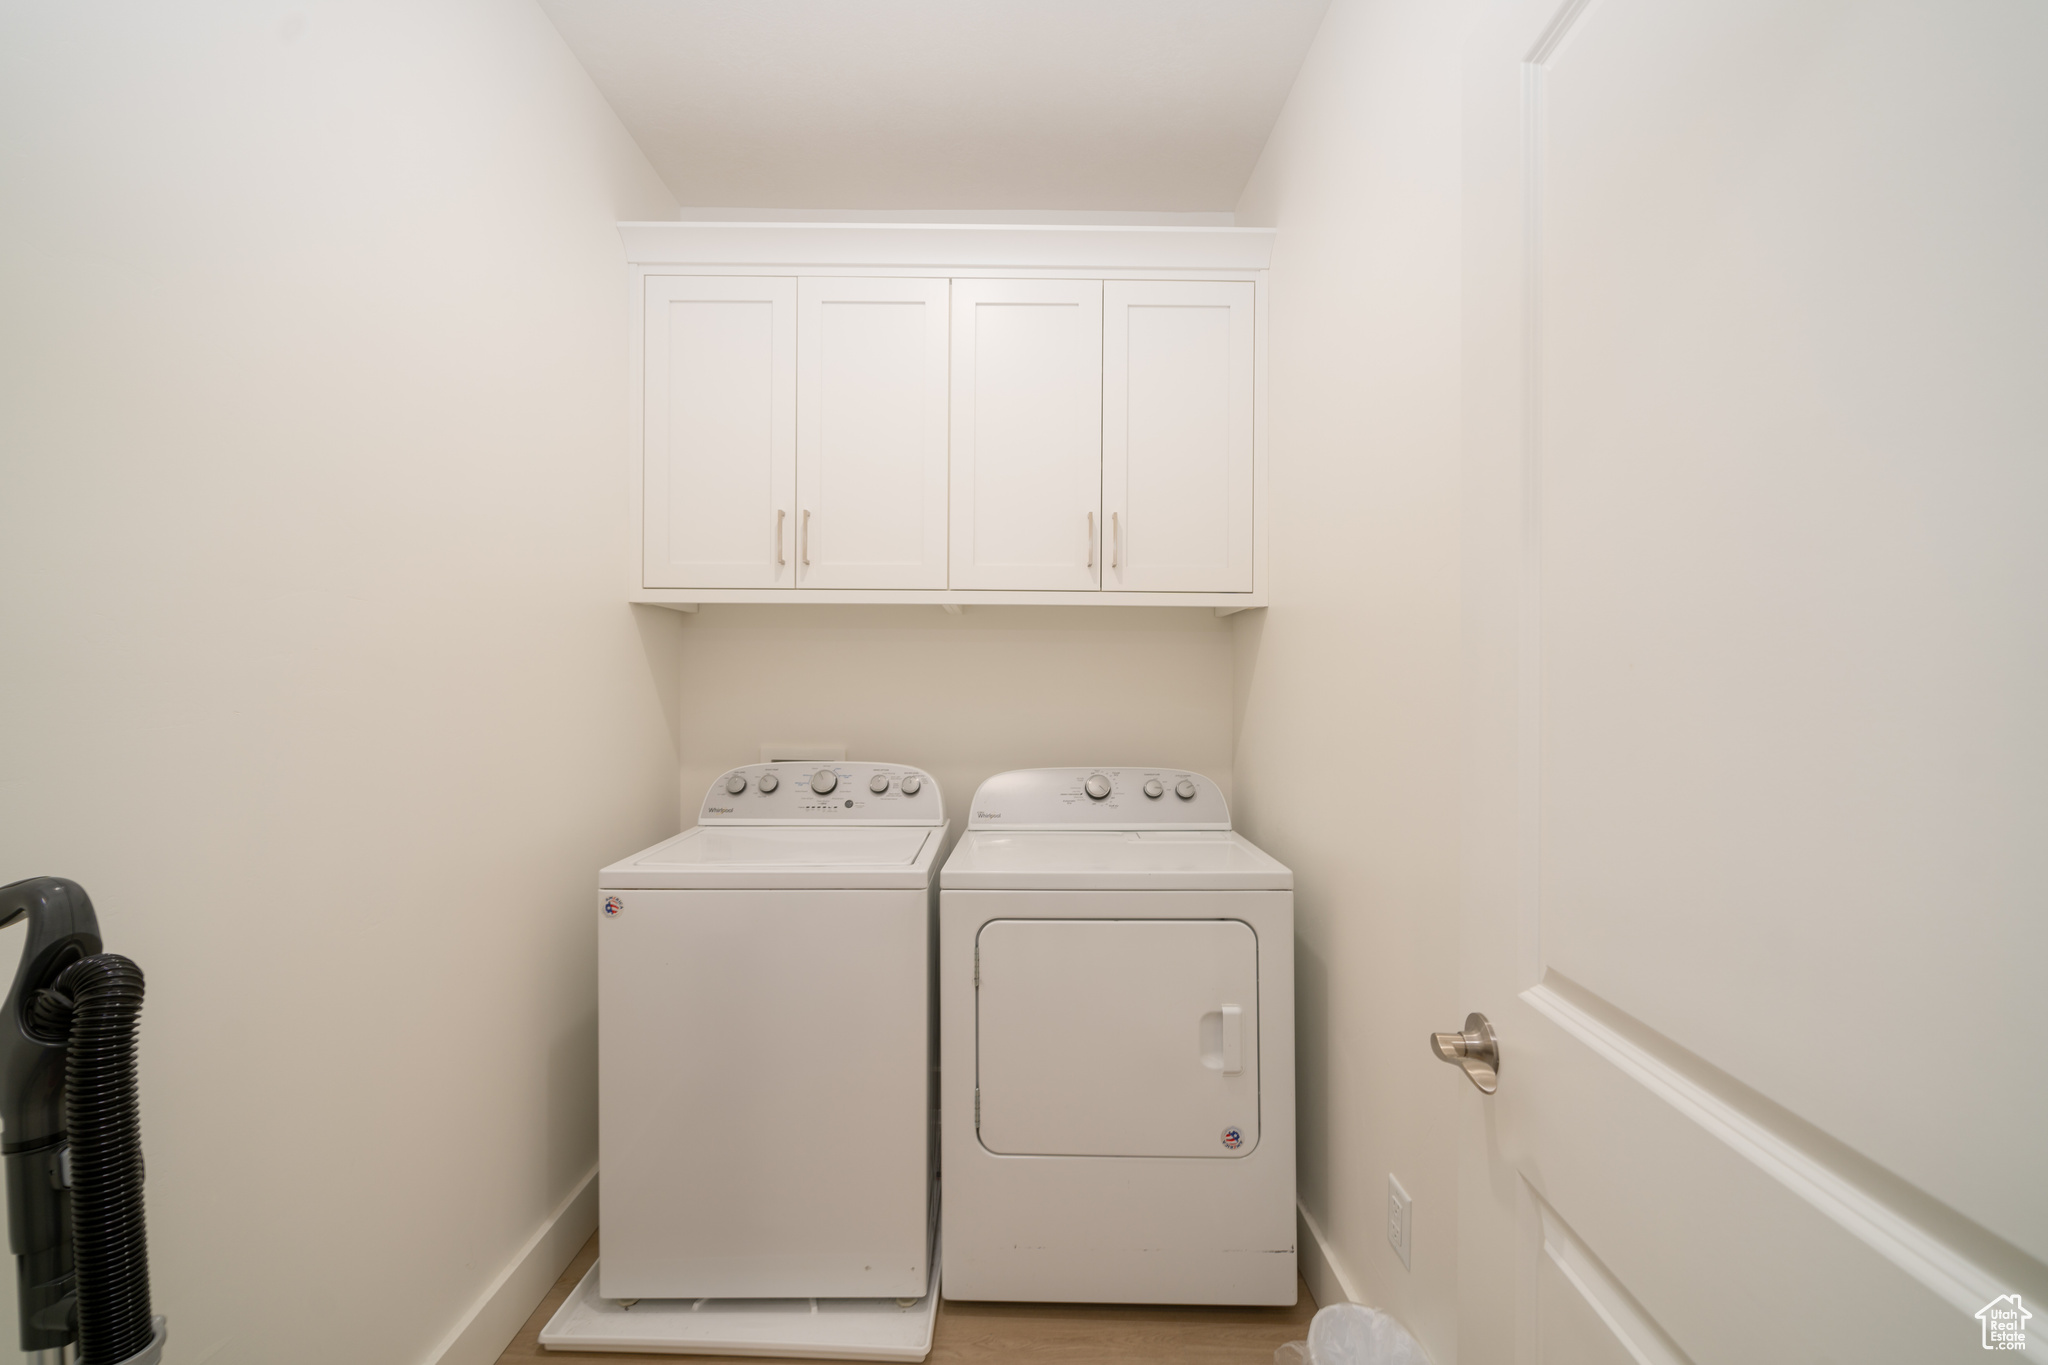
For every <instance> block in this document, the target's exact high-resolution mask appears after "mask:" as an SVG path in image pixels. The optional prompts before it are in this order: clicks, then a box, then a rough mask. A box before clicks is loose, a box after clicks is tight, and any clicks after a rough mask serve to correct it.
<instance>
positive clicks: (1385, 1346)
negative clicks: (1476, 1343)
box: [1273, 1303, 1429, 1365]
mask: <svg viewBox="0 0 2048 1365" xmlns="http://www.w3.org/2000/svg"><path fill="white" fill-rule="evenodd" d="M1273 1365H1429V1357H1428V1356H1426V1355H1424V1354H1423V1353H1422V1343H1420V1342H1418V1341H1417V1340H1416V1339H1415V1338H1414V1337H1411V1336H1409V1335H1408V1329H1406V1328H1405V1327H1403V1326H1401V1324H1400V1323H1398V1322H1395V1321H1394V1320H1393V1319H1392V1318H1390V1317H1388V1316H1387V1315H1386V1314H1385V1313H1382V1312H1380V1311H1379V1310H1378V1309H1374V1308H1367V1307H1365V1306H1363V1305H1361V1304H1356V1303H1333V1304H1331V1305H1330V1306H1329V1307H1328V1308H1322V1309H1318V1310H1317V1311H1316V1315H1315V1317H1313V1318H1311V1319H1310V1320H1309V1324H1308V1340H1307V1341H1290V1342H1288V1343H1287V1344H1286V1345H1285V1346H1282V1347H1281V1348H1280V1349H1279V1350H1277V1351H1275V1352H1273Z"/></svg>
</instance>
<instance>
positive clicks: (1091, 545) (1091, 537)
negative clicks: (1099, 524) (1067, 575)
mask: <svg viewBox="0 0 2048 1365" xmlns="http://www.w3.org/2000/svg"><path fill="white" fill-rule="evenodd" d="M1088 567H1089V568H1091V569H1092V568H1094V567H1095V514H1094V513H1093V512H1090V513H1089V514H1088Z"/></svg>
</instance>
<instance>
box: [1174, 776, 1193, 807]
mask: <svg viewBox="0 0 2048 1365" xmlns="http://www.w3.org/2000/svg"><path fill="white" fill-rule="evenodd" d="M1173 794H1174V795H1175V796H1178V797H1179V798H1180V799H1181V800H1183V801H1192V800H1194V799H1195V784H1194V782H1193V781H1191V780H1190V779H1188V778H1185V777H1183V778H1182V779H1181V780H1180V781H1178V782H1176V783H1174V784H1173Z"/></svg>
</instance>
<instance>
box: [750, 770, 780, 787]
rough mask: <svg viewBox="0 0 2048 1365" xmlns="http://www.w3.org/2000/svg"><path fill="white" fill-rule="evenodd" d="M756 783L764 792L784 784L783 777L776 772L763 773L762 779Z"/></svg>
mask: <svg viewBox="0 0 2048 1365" xmlns="http://www.w3.org/2000/svg"><path fill="white" fill-rule="evenodd" d="M754 785H755V786H756V787H759V788H760V789H761V790H762V791H764V792H772V791H774V790H775V789H776V788H777V787H779V786H781V785H782V779H781V778H779V777H777V776H776V775H775V774H774V773H762V774H761V780H760V781H759V782H756V783H755V784H754Z"/></svg>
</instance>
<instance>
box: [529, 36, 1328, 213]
mask: <svg viewBox="0 0 2048 1365" xmlns="http://www.w3.org/2000/svg"><path fill="white" fill-rule="evenodd" d="M540 3H541V6H542V8H544V9H545V10H546V11H547V13H548V15H549V17H550V18H552V19H553V20H554V23H555V26H556V27H557V28H558V29H560V30H561V33H562V36H563V37H564V38H566V39H567V40H568V43H569V46H570V48H571V49H573V50H574V52H575V53H576V55H577V57H578V58H579V59H581V61H582V62H583V65H584V66H585V67H586V68H587V69H588V70H589V72H590V74H591V76H592V77H593V78H594V79H595V80H596V82H597V85H598V88H599V89H600V90H602V91H603V92H604V95H605V97H606V98H607V99H608V100H610V101H611V105H612V108H614V109H615V110H617V111H618V114H619V117H620V118H621V119H622V120H624V122H625V125H626V127H627V128H628V129H629V130H630V131H631V132H632V134H633V136H634V137H635V138H636V139H638V141H639V143H640V146H641V148H642V150H644V151H645V152H646V153H647V156H648V159H649V160H651V161H652V162H653V163H654V166H655V169H656V170H658V171H659V172H660V173H661V175H662V178H663V179H665V180H666V181H667V182H668V185H669V188H670V190H671V191H673V192H674V194H675V196H676V198H677V199H678V200H679V201H680V202H682V203H683V204H685V205H693V206H696V205H702V206H748V207H759V208H837V209H961V210H968V209H1037V210H1055V209H1065V210H1098V211H1102V210H1121V211H1126V212H1131V211H1140V212H1211V213H1213V212H1219V211H1228V210H1229V209H1230V208H1231V207H1232V206H1233V205H1234V204H1235V203H1236V201H1237V196H1238V192H1239V191H1240V190H1241V189H1242V188H1243V187H1244V183H1245V180H1246V178H1247V177H1248V176H1249V175H1250V174H1251V169H1252V165H1253V163H1254V162H1255V161H1256V160H1257V159H1258V155H1259V150H1260V148H1261V147H1263V146H1264V145H1265V141H1266V134H1267V133H1268V131H1270V130H1271V128H1272V126H1273V121H1274V120H1275V119H1276V118H1277V117H1278V116H1279V113H1280V107H1281V105H1282V104H1283V103H1284V102H1285V100H1286V98H1287V91H1288V87H1289V86H1290V85H1292V84H1293V81H1294V73H1295V72H1296V70H1298V69H1299V68H1300V66H1301V61H1302V57H1303V56H1304V55H1305V54H1306V53H1307V51H1308V46H1309V43H1310V41H1311V40H1312V39H1313V38H1314V36H1315V31H1316V26H1317V24H1318V23H1319V22H1320V21H1321V19H1322V15H1323V10H1324V9H1325V8H1326V7H1327V5H1328V3H1329V0H540Z"/></svg>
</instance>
